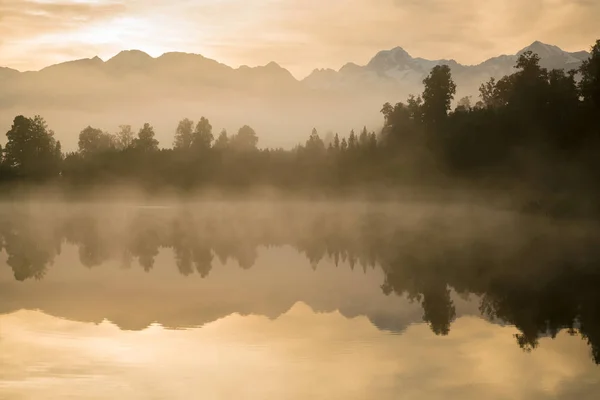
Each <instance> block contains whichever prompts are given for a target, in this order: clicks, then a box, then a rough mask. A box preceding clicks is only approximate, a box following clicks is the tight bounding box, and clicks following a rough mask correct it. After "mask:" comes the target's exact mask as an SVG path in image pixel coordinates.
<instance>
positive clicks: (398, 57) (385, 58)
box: [367, 46, 412, 71]
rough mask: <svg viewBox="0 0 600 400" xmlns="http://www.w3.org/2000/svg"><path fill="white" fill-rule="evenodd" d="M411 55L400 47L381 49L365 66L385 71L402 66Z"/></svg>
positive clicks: (409, 59)
mask: <svg viewBox="0 0 600 400" xmlns="http://www.w3.org/2000/svg"><path fill="white" fill-rule="evenodd" d="M410 61H412V57H411V56H410V54H408V52H406V50H404V49H403V48H402V47H399V46H398V47H394V48H393V49H390V50H383V51H380V52H379V53H377V55H375V57H373V59H371V61H369V64H367V67H369V68H371V69H375V70H381V71H386V70H389V69H392V68H398V67H404V66H406V64H407V63H408V62H410Z"/></svg>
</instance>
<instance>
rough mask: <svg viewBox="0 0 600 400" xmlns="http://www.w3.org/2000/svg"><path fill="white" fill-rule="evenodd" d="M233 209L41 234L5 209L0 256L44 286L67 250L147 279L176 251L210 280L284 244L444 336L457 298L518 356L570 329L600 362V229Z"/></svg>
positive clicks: (111, 212) (26, 213)
mask: <svg viewBox="0 0 600 400" xmlns="http://www.w3.org/2000/svg"><path fill="white" fill-rule="evenodd" d="M232 207H235V209H236V210H235V211H234V212H233V213H231V210H230V209H223V208H219V211H218V212H215V211H216V210H215V209H212V210H198V209H195V210H194V211H192V210H188V209H177V210H172V211H173V212H172V213H167V214H165V213H156V212H144V210H138V211H137V212H134V213H132V214H131V215H130V219H129V220H127V221H122V215H120V213H119V212H115V211H118V210H116V209H110V208H107V209H104V211H107V212H108V213H103V212H98V210H93V209H90V208H85V209H84V211H83V212H76V211H73V209H70V210H69V212H68V213H67V214H61V213H60V212H55V213H52V216H50V215H49V213H47V211H48V210H45V211H44V215H46V216H47V217H48V218H47V220H46V221H45V223H44V224H43V226H40V224H39V219H38V218H36V217H35V215H34V214H32V211H31V209H28V208H20V207H14V208H6V209H3V210H0V250H1V248H2V247H3V248H4V252H5V253H6V255H7V261H6V263H7V266H8V267H10V268H11V269H12V271H13V273H14V277H15V279H16V280H18V281H25V280H29V279H36V280H41V279H44V277H45V275H46V274H47V273H48V271H49V269H50V268H51V267H52V265H53V264H54V263H55V261H56V259H57V258H58V257H59V255H60V254H61V249H62V248H63V245H64V244H65V243H68V244H70V245H72V246H75V247H76V248H77V249H78V255H79V262H80V263H81V265H83V266H84V267H87V268H93V267H99V268H101V267H102V266H103V264H105V263H107V262H109V261H111V260H112V261H117V262H121V265H122V267H123V268H143V269H144V271H146V272H147V273H152V271H153V270H154V269H155V268H162V267H164V266H159V265H157V264H156V262H155V260H156V258H157V257H158V255H159V254H160V253H161V252H163V251H167V252H170V251H172V258H171V260H172V262H171V263H167V265H166V266H169V267H171V268H176V270H177V271H178V272H179V273H180V274H181V275H183V276H188V277H190V279H192V278H194V279H210V278H211V273H212V271H213V269H214V268H219V267H221V266H222V265H223V264H225V263H227V262H228V260H230V261H233V262H234V263H235V264H237V265H238V266H239V267H240V268H242V269H244V270H249V269H251V268H252V267H253V266H254V265H255V264H256V262H257V261H258V259H259V249H260V248H265V247H266V248H270V247H277V246H286V245H287V246H291V247H292V248H294V249H295V251H297V252H299V253H301V254H304V255H305V256H306V259H307V263H306V267H307V268H309V264H310V267H312V268H313V269H314V270H316V269H319V268H322V267H323V266H324V265H326V264H327V263H329V264H335V265H336V266H338V265H339V266H340V268H342V267H343V268H351V269H352V270H355V269H358V270H360V272H359V273H360V274H362V273H364V274H368V273H372V271H374V270H376V271H382V272H383V278H382V283H381V291H382V295H388V296H395V295H397V296H406V297H407V298H409V299H410V300H411V301H415V302H417V303H418V304H420V305H421V306H422V309H423V314H422V317H423V321H424V322H426V323H428V324H429V326H430V327H431V329H432V331H433V332H434V333H435V334H437V335H448V334H451V330H452V323H453V321H454V319H455V318H456V305H455V303H454V300H453V296H452V295H451V291H454V292H455V293H457V294H458V295H460V296H462V297H465V296H469V295H474V296H476V297H475V299H473V300H476V301H478V302H479V309H480V312H481V314H482V316H484V317H486V318H488V319H491V320H499V321H502V322H504V323H508V324H511V325H514V326H515V327H516V328H517V329H518V330H519V333H518V334H516V335H515V341H516V344H517V345H519V346H520V347H522V348H523V349H525V350H527V351H531V350H533V349H535V348H536V347H538V346H539V345H540V342H539V339H540V338H541V337H544V336H550V337H556V335H557V334H558V333H559V332H561V331H563V330H566V331H567V332H568V333H570V334H572V335H578V336H581V337H582V338H583V339H585V340H586V341H587V342H588V343H589V345H590V350H591V356H592V357H593V359H594V361H595V362H596V363H598V364H600V308H599V307H598V304H600V291H598V286H599V285H600V269H599V267H600V247H599V246H598V245H597V237H598V235H597V229H596V228H595V227H594V228H592V229H589V230H582V229H581V226H579V225H576V226H573V225H572V224H569V223H564V224H562V225H560V226H558V225H554V228H557V227H558V228H560V229H548V224H545V223H543V222H542V221H541V220H539V219H538V220H537V221H538V224H535V223H532V222H531V221H530V220H528V219H520V220H517V221H516V220H513V219H508V220H500V221H498V220H497V221H489V220H488V219H487V218H486V219H485V220H481V219H479V218H478V216H477V215H476V214H468V215H465V216H463V217H462V218H460V223H461V225H463V226H464V227H461V228H458V229H460V230H461V232H462V234H461V235H456V231H457V226H456V223H457V221H458V219H456V218H439V217H437V216H435V215H432V216H433V217H434V218H430V219H428V218H421V220H420V221H419V223H418V224H416V225H413V224H412V223H411V222H410V221H406V218H404V215H405V214H406V213H405V212H403V213H395V212H393V211H392V212H389V210H388V212H381V210H380V208H379V207H377V206H376V207H374V208H373V209H371V210H369V211H367V212H364V211H357V210H356V209H352V208H344V207H339V206H337V205H334V206H332V207H325V208H321V207H314V208H311V212H306V209H304V208H302V207H300V208H298V209H296V208H293V207H291V208H287V207H282V208H277V209H276V212H274V213H273V214H272V215H269V216H265V215H262V214H255V213H250V212H248V210H239V207H237V206H235V205H234V206H232ZM227 210H229V213H228V212H227ZM374 210H378V211H376V212H374ZM55 211H57V210H55ZM351 211H354V213H353V215H349V214H350V212H351ZM258 215H261V216H258ZM401 215H402V216H403V217H402V218H400V216H401ZM444 215H445V214H444ZM120 223H122V224H123V225H119V224H120ZM554 223H555V222H553V224H554ZM490 226H494V229H493V230H492V229H489V227H490ZM466 227H469V228H466ZM499 238H501V239H499ZM524 244H526V245H524ZM574 255H576V256H574ZM117 273H118V272H117ZM369 281H370V282H372V280H371V279H370V280H369Z"/></svg>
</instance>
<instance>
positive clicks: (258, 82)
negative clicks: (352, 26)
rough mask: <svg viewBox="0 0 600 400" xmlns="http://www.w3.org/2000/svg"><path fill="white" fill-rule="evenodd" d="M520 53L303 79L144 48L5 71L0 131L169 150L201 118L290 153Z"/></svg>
mask: <svg viewBox="0 0 600 400" xmlns="http://www.w3.org/2000/svg"><path fill="white" fill-rule="evenodd" d="M528 49H529V50H537V51H538V52H540V53H542V54H541V55H540V57H541V64H542V66H544V67H547V68H564V69H574V68H577V67H578V66H579V65H580V64H581V62H582V60H584V59H586V58H587V57H589V54H588V53H587V52H585V51H579V52H572V53H570V52H565V51H563V50H561V49H560V48H558V47H556V46H552V45H546V44H543V43H541V42H534V43H532V44H531V45H529V46H527V47H525V48H523V49H522V50H521V51H520V52H522V51H527V50H528ZM518 54H519V53H517V54H514V55H500V56H497V57H493V58H490V59H488V60H485V61H483V62H482V63H480V64H477V65H462V64H460V63H458V62H457V61H455V60H444V59H440V60H428V59H425V58H421V57H413V56H412V55H410V54H409V53H408V52H407V51H405V50H404V49H403V48H402V47H395V48H392V49H390V50H382V51H379V52H377V53H376V54H375V55H374V56H373V57H372V58H371V60H369V62H368V63H367V64H365V65H359V64H356V63H354V62H348V63H346V64H344V65H343V66H342V67H341V68H340V69H339V70H334V69H331V68H326V69H315V70H314V71H313V72H312V73H311V74H310V75H308V76H307V77H305V78H303V79H296V78H295V77H294V76H293V75H292V74H291V72H290V71H289V70H287V69H286V68H283V67H282V66H281V65H279V64H278V63H276V62H270V63H267V64H265V65H262V66H254V67H249V66H244V65H242V66H240V67H238V68H233V67H230V66H228V65H226V64H223V63H220V62H218V61H216V60H213V59H210V58H207V57H204V56H202V55H199V54H194V53H183V52H168V53H164V54H162V55H161V56H159V57H152V56H150V55H149V54H147V53H144V52H142V51H139V50H125V51H122V52H119V53H118V54H116V55H115V56H113V57H111V58H110V59H108V60H106V61H104V60H102V59H101V58H99V57H92V58H86V59H80V60H72V61H68V62H65V63H60V64H54V65H51V66H48V67H46V68H43V69H41V70H39V71H27V72H19V71H16V70H12V69H9V68H1V67H0V83H1V87H2V90H0V130H5V129H6V130H7V129H9V127H10V126H11V123H12V119H11V118H13V117H14V116H15V115H19V114H24V115H25V114H41V115H43V116H45V117H46V118H47V119H48V123H49V124H50V125H51V126H53V127H54V128H55V131H56V132H58V133H57V137H58V138H60V139H61V142H62V144H63V145H64V148H66V149H68V148H71V149H73V148H75V147H76V145H77V135H78V134H79V132H80V131H81V129H82V127H83V126H86V125H89V124H93V125H95V126H100V127H114V126H119V125H121V124H124V123H128V124H135V125H139V124H142V123H143V122H146V121H150V122H152V123H153V124H154V125H155V127H156V129H157V139H159V140H160V141H161V142H162V143H168V142H170V141H172V130H173V128H172V127H173V126H176V125H177V121H179V120H180V119H181V118H182V116H185V115H189V116H194V115H196V116H197V115H198V114H200V115H204V116H206V117H208V118H210V119H211V122H213V123H214V124H215V126H219V127H225V128H227V129H230V130H231V129H238V128H239V126H243V125H244V124H250V125H251V126H252V127H253V128H255V129H256V130H257V132H259V133H260V137H261V143H263V144H264V145H266V146H271V147H290V146H294V145H296V144H297V143H298V141H299V140H304V138H305V136H306V135H307V132H311V130H312V129H313V128H314V127H317V129H319V130H320V131H338V132H348V131H350V130H351V129H362V127H363V126H365V125H367V126H369V127H372V128H375V129H378V126H379V125H380V124H381V115H380V113H379V110H381V105H382V104H384V103H386V102H390V103H396V102H398V101H405V100H406V98H407V96H408V95H410V94H418V93H421V92H422V90H423V78H424V77H425V76H426V75H427V74H428V73H429V71H430V70H431V68H433V67H434V66H435V65H439V64H448V65H449V66H450V68H451V70H452V76H453V79H454V81H455V82H456V84H457V93H456V96H455V99H460V98H461V97H463V96H473V97H474V98H475V97H477V94H478V88H479V86H480V85H481V83H483V82H485V81H487V80H489V78H491V77H494V78H501V77H502V76H504V75H508V74H511V73H513V72H514V71H515V69H514V65H515V64H516V61H517V58H518Z"/></svg>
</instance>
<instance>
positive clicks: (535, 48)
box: [517, 40, 565, 58]
mask: <svg viewBox="0 0 600 400" xmlns="http://www.w3.org/2000/svg"><path fill="white" fill-rule="evenodd" d="M526 51H531V52H533V53H535V54H537V55H538V56H540V57H542V58H546V57H552V56H562V55H564V54H565V52H564V51H563V50H562V49H561V48H560V47H558V46H554V45H551V44H546V43H542V42H540V41H539V40H536V41H535V42H533V43H531V44H530V45H529V46H527V47H525V48H524V49H521V50H520V51H519V52H518V53H517V55H521V54H523V53H525V52H526Z"/></svg>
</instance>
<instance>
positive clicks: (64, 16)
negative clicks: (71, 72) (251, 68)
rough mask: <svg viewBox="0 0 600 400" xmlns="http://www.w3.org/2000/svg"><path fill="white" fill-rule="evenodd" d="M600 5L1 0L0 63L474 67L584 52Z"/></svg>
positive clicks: (565, 1)
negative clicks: (402, 53) (162, 60)
mask: <svg viewBox="0 0 600 400" xmlns="http://www.w3.org/2000/svg"><path fill="white" fill-rule="evenodd" d="M599 18H600V1H598V0H528V1H522V0H489V1H481V0H460V1H451V0H326V1H324V0H177V1H173V0H0V65H2V66H7V67H12V68H15V69H19V70H35V69H39V68H42V67H44V66H47V65H49V64H53V63H57V62H61V61H66V60H72V59H77V58H87V57H93V56H95V55H98V56H99V57H101V58H103V59H107V58H110V57H111V56H113V55H115V54H116V53H118V52H119V51H121V50H126V49H140V50H143V51H145V52H147V53H149V54H150V55H152V56H159V55H161V54H162V53H164V52H168V51H185V52H193V53H200V54H203V55H205V56H207V57H209V58H214V59H216V60H218V61H220V62H223V63H226V64H228V65H231V66H234V67H235V66H239V65H242V64H247V65H259V64H260V65H263V64H266V63H268V62H270V61H277V62H278V63H279V64H281V65H282V66H284V67H286V68H288V69H289V70H290V71H291V72H292V73H293V74H294V75H296V76H297V77H303V76H305V75H307V74H308V73H310V71H311V70H312V69H314V68H317V67H319V68H324V67H331V68H336V69H337V68H339V67H340V66H342V65H343V64H345V63H346V62H348V61H354V62H357V63H366V62H367V61H368V60H369V59H370V58H371V57H372V56H373V55H374V54H375V53H376V52H377V51H379V50H383V49H389V48H392V47H395V46H402V47H403V48H404V49H406V50H407V51H408V52H409V53H411V54H412V55H413V56H420V57H424V58H434V59H435V58H454V59H456V60H457V61H459V62H462V63H466V64H472V63H478V62H481V61H483V60H485V59H487V58H489V57H492V56H495V55H499V54H503V53H515V52H516V51H518V50H519V49H521V48H522V47H525V46H526V45H528V44H530V43H531V42H533V41H534V40H541V41H542V42H545V43H551V44H555V45H558V46H559V47H561V48H563V49H565V50H570V51H576V50H583V49H585V50H587V49H589V47H590V46H591V45H592V44H593V42H594V41H595V39H597V38H600V24H598V23H597V20H598V19H599Z"/></svg>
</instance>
